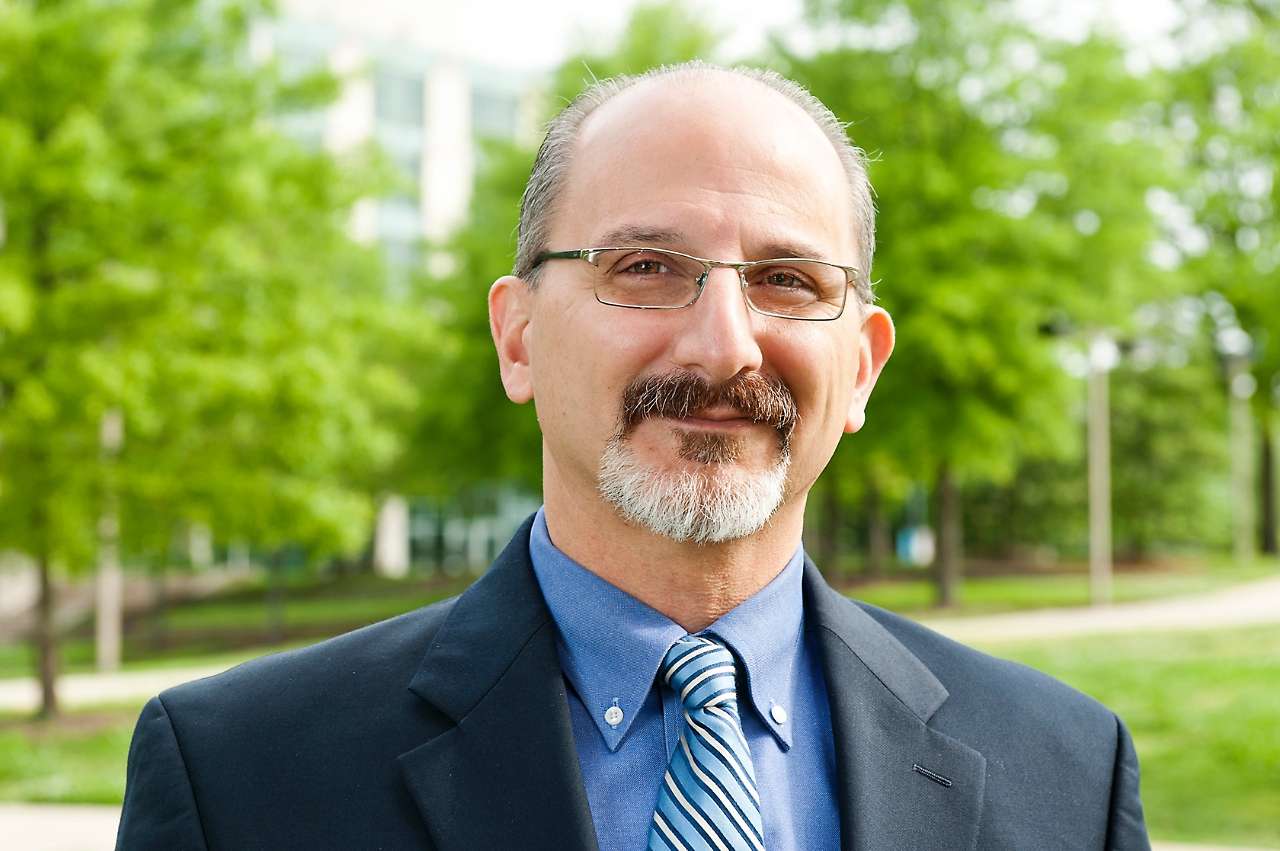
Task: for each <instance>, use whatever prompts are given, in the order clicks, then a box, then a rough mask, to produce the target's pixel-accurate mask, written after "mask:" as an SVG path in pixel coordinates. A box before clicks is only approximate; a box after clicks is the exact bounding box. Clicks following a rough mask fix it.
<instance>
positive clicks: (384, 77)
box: [373, 68, 423, 127]
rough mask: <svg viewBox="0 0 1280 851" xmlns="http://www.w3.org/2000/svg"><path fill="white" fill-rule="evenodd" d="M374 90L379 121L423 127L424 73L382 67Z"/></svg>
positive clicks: (375, 80)
mask: <svg viewBox="0 0 1280 851" xmlns="http://www.w3.org/2000/svg"><path fill="white" fill-rule="evenodd" d="M373 93H374V111H375V114H376V115H377V118H378V120H379V121H382V122H386V123H388V124H399V125H403V126H408V127H421V126H422V119H423V86H422V75H421V74H408V73H404V72H401V71H393V70H390V69H386V68H381V69H379V70H378V72H377V74H376V75H375V76H374V88H373Z"/></svg>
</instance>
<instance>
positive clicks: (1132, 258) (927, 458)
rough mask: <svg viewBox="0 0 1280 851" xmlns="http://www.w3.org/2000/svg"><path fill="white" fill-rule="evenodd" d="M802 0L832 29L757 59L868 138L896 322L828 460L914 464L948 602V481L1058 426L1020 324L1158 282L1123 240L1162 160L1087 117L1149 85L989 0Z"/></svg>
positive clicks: (1010, 457) (1036, 337)
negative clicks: (791, 49) (858, 409)
mask: <svg viewBox="0 0 1280 851" xmlns="http://www.w3.org/2000/svg"><path fill="white" fill-rule="evenodd" d="M809 8H810V12H811V16H812V17H813V19H814V20H815V21H817V22H818V23H819V24H821V25H825V26H832V25H838V26H840V27H842V31H843V32H845V33H846V35H847V37H846V38H845V39H844V44H843V45H842V46H840V47H838V48H834V49H831V50H825V51H821V52H818V53H816V54H814V55H810V56H803V57H802V56H798V55H794V54H790V53H788V52H786V51H785V50H781V55H780V57H779V59H778V60H777V61H778V62H779V64H780V65H781V66H782V70H783V71H784V73H787V74H789V75H791V76H794V77H795V78H797V79H799V80H801V81H802V82H805V83H806V84H808V85H809V86H810V88H811V89H812V90H813V91H814V93H815V94H817V95H818V96H819V97H820V98H822V99H823V100H824V101H825V102H826V103H827V104H828V105H830V106H831V107H832V109H833V110H834V111H835V112H836V113H837V114H838V115H840V116H841V117H843V118H844V119H846V120H849V121H851V122H852V123H851V127H850V134H851V136H852V138H853V139H854V140H855V142H856V143H857V144H859V145H860V146H862V147H863V148H865V149H867V150H869V151H871V152H872V153H873V155H874V162H873V164H872V170H871V177H872V182H873V184H874V185H875V186H876V190H877V194H878V199H879V208H880V210H879V217H878V233H879V247H878V250H877V255H876V266H875V277H877V278H879V279H881V280H882V281H883V283H882V285H881V288H880V296H881V299H882V301H883V304H884V305H885V306H886V307H887V308H888V309H889V311H890V312H891V313H892V314H893V316H894V319H895V322H896V324H897V328H898V348H897V351H896V353H895V354H894V357H893V359H892V360H891V361H890V363H889V366H888V368H887V369H886V371H885V374H884V376H883V377H882V378H881V381H880V384H879V386H878V387H877V390H876V393H875V395H874V396H873V399H872V402H871V411H870V418H869V426H868V429H867V430H866V432H865V433H864V434H863V435H860V436H859V437H858V438H856V439H855V440H853V441H849V442H847V444H846V446H844V447H843V448H842V450H841V452H842V453H844V454H847V455H849V456H851V457H850V458H849V459H847V460H846V459H841V460H839V461H838V462H837V467H836V470H837V471H838V472H840V473H842V474H852V473H853V472H854V471H855V470H861V471H862V472H861V475H863V476H867V475H870V474H871V472H872V471H875V470H886V469H887V470H896V471H898V473H899V475H905V476H907V477H910V478H914V479H917V480H923V481H927V482H930V483H931V484H932V487H933V489H934V492H935V498H936V514H937V516H936V519H935V525H936V526H937V527H938V528H939V559H938V580H939V600H940V602H942V603H943V604H949V603H952V602H954V601H955V600H956V598H957V595H958V586H959V581H960V576H961V553H962V550H961V529H962V523H963V521H962V516H961V499H962V497H961V494H962V487H963V486H964V485H965V483H970V484H972V483H978V482H990V481H995V482H1000V481H1008V480H1009V478H1010V477H1011V476H1012V475H1013V473H1014V471H1015V470H1016V468H1017V463H1018V461H1019V459H1020V458H1022V457H1023V456H1025V455H1027V454H1028V453H1049V454H1054V453H1061V452H1063V451H1066V450H1067V449H1068V447H1069V446H1070V444H1071V442H1072V431H1073V430H1072V428H1071V425H1072V424H1071V422H1070V419H1069V418H1068V417H1067V416H1066V415H1065V414H1066V412H1067V411H1068V410H1070V408H1071V405H1070V399H1071V394H1072V392H1073V388H1072V384H1071V382H1070V381H1069V380H1068V379H1067V377H1066V376H1065V375H1064V374H1063V372H1062V370H1061V369H1060V368H1059V367H1058V365H1057V363H1056V360H1055V357H1054V344H1053V343H1052V341H1049V340H1046V339H1044V338H1043V337H1042V335H1041V334H1040V333H1039V329H1040V327H1041V326H1042V325H1043V324H1044V323H1045V322H1046V321H1047V320H1049V319H1051V318H1052V317H1054V316H1056V315H1059V314H1062V313H1066V314H1068V315H1071V316H1072V317H1073V319H1074V321H1075V322H1076V323H1078V324H1080V325H1090V324H1093V323H1108V324H1110V323H1113V322H1123V321H1124V317H1125V316H1127V314H1128V312H1130V311H1131V310H1132V308H1133V307H1134V306H1135V304H1137V303H1138V302H1139V301H1140V299H1141V298H1142V296H1143V295H1144V294H1146V293H1150V292H1152V291H1154V290H1157V289H1159V288H1161V287H1167V286H1169V284H1168V282H1164V281H1159V280H1157V279H1158V278H1159V275H1158V273H1157V271H1156V270H1154V269H1153V268H1151V267H1150V266H1149V265H1148V264H1146V263H1145V261H1144V260H1143V258H1144V256H1145V244H1144V243H1145V240H1146V239H1147V238H1149V236H1148V235H1154V223H1153V220H1152V217H1151V215H1150V214H1149V212H1148V211H1147V209H1146V207H1145V204H1144V202H1143V198H1144V190H1145V189H1146V187H1147V186H1149V185H1152V184H1153V183H1157V182H1159V181H1160V180H1161V179H1163V177H1164V173H1163V168H1164V162H1163V161H1164V159H1165V154H1164V153H1163V152H1162V151H1161V150H1160V149H1159V148H1158V147H1155V146H1154V145H1153V140H1152V139H1151V138H1147V139H1142V140H1139V139H1137V138H1134V137H1129V138H1127V139H1125V138H1119V139H1118V138H1115V137H1112V136H1108V135H1107V130H1108V128H1109V126H1110V124H1111V123H1112V122H1115V121H1120V120H1125V119H1128V118H1129V116H1130V115H1131V113H1132V111H1133V107H1134V106H1135V105H1136V104H1139V103H1143V102H1145V101H1146V100H1148V99H1154V98H1155V97H1156V96H1157V94H1156V93H1155V92H1153V91H1152V90H1151V88H1150V86H1151V84H1152V81H1149V80H1140V79H1135V78H1132V77H1130V76H1129V75H1128V74H1127V72H1126V71H1125V69H1124V65H1123V61H1122V59H1123V57H1122V54H1121V52H1120V51H1119V49H1118V48H1116V47H1115V46H1113V45H1110V44H1107V43H1106V42H1103V41H1101V40H1097V39H1094V40H1091V41H1088V42H1086V43H1084V44H1083V45H1079V46H1072V45H1060V44H1056V43H1052V42H1049V41H1046V40H1045V39H1043V38H1041V37H1039V36H1037V35H1036V33H1035V32H1034V31H1032V30H1030V29H1029V28H1028V27H1026V26H1025V25H1023V24H1021V23H1019V22H1018V20H1017V18H1016V16H1015V15H1014V14H1013V9H1012V6H1011V4H1007V3H998V4H995V5H994V6H993V5H992V4H990V3H976V2H969V0H951V2H947V3H943V4H939V3H932V2H930V3H925V2H915V1H914V0H910V1H909V2H895V3H888V2H884V3H850V2H839V0H833V2H815V3H811V4H809ZM1154 141H1155V142H1158V141H1159V140H1158V139H1155V140H1154ZM1100 176H1101V179H1100ZM881 475H883V474H881Z"/></svg>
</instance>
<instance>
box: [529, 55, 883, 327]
mask: <svg viewBox="0 0 1280 851" xmlns="http://www.w3.org/2000/svg"><path fill="white" fill-rule="evenodd" d="M755 128H760V130H761V131H762V132H758V133H757V132H753V130H754V129H755ZM764 130H768V131H769V132H763V131H764ZM725 146H732V147H733V150H732V151H731V153H732V156H731V157H728V156H717V155H718V154H720V155H723V154H726V153H730V152H729V151H727V150H726V148H725ZM641 151H643V152H644V156H643V158H642V157H641V156H640V153H639V152H641ZM767 157H772V160H773V162H774V164H775V166H781V168H777V167H775V168H773V169H772V170H771V173H773V175H774V177H775V179H777V178H779V177H780V178H781V184H780V185H778V186H774V187H763V191H770V192H773V193H775V194H777V195H778V197H779V199H780V200H785V198H786V197H792V198H796V197H797V196H798V195H806V196H807V197H806V199H805V203H808V204H821V205H822V206H823V207H824V209H825V211H826V213H827V214H829V215H830V216H834V217H836V220H838V221H839V222H841V224H842V225H843V226H844V227H845V228H846V229H847V230H846V232H847V233H848V235H849V237H850V239H851V242H852V244H853V246H854V248H855V251H856V254H857V258H856V265H857V266H858V268H859V269H860V270H861V273H860V274H859V276H858V281H857V291H858V295H859V296H860V298H861V299H862V300H863V301H864V302H865V303H869V302H870V301H871V291H870V284H869V272H870V267H871V259H872V255H873V253H874V250H875V210H874V207H873V205H872V201H871V188H870V185H869V183H868V180H867V173H866V158H865V156H864V155H863V154H862V152H861V151H860V150H859V149H857V148H855V147H854V146H853V145H852V144H851V143H850V142H849V139H848V137H847V136H846V135H845V132H844V127H843V125H842V124H840V122H839V121H838V120H837V119H836V118H835V116H834V115H833V114H832V113H831V111H830V110H828V109H827V108H826V107H825V106H824V105H823V104H822V103H821V102H820V101H818V100H817V99H816V98H814V97H813V95H811V94H810V93H809V92H808V91H807V90H805V89H804V88H803V87H801V86H799V85H798V84H796V83H794V82H792V81H790V80H787V79H785V78H783V77H781V76H779V75H778V74H776V73H774V72H772V71H760V70H756V69H750V68H732V69H726V68H719V67H716V66H712V65H706V64H704V63H701V62H691V63H685V64H682V65H676V66H668V67H663V68H660V69H656V70H654V71H649V72H647V73H645V74H642V75H640V76H637V77H616V78H612V79H608V80H603V81H600V82H598V83H596V84H594V85H593V86H591V87H590V88H589V89H587V90H586V91H584V92H583V93H582V94H581V95H579V96H578V97H577V98H576V99H575V100H574V101H573V102H572V103H571V104H569V106H567V107H566V108H565V109H564V110H563V111H562V112H561V113H560V114H559V115H558V116H556V118H555V119H553V120H552V122H551V123H550V125H549V126H548V130H547V136H546V139H545V140H544V141H543V143H542V146H541V148H540V149H539V150H538V155H537V158H536V159H535V161H534V166H533V171H532V173H531V174H530V177H529V182H528V184H527V185H526V187H525V192H524V198H523V200H522V203H521V209H520V232H519V238H518V243H517V249H516V264H515V270H514V272H515V274H516V275H517V276H518V277H521V278H524V279H525V280H527V281H529V282H530V283H534V282H535V280H536V277H537V271H538V270H537V268H535V262H534V261H535V258H536V257H537V256H538V254H539V253H541V252H542V251H545V250H547V248H548V247H549V243H550V242H551V240H552V233H553V229H554V227H555V222H556V219H557V217H558V216H559V213H560V212H561V211H562V209H565V208H567V207H570V206H572V207H573V208H574V209H575V210H577V209H579V205H581V204H583V203H588V202H589V201H590V200H591V199H592V197H593V193H595V195H597V196H598V195H599V194H600V193H602V192H604V191H605V190H604V187H607V186H609V185H610V182H609V177H610V175H616V174H620V173H625V170H626V169H634V168H636V167H638V166H640V165H643V164H644V163H648V164H649V165H650V166H652V164H653V163H661V164H662V165H663V168H662V170H661V174H658V173H656V172H655V173H654V175H653V177H654V179H655V180H665V181H679V180H680V179H681V174H680V171H681V170H696V169H697V168H698V166H699V162H700V161H701V162H708V163H711V162H715V163H721V164H723V163H724V162H726V161H732V162H742V163H744V164H745V163H747V162H749V161H760V160H761V158H767ZM792 166H794V168H792ZM792 171H793V172H794V176H795V177H796V178H797V181H796V183H795V184H794V185H790V186H788V185H786V178H787V174H788V172H792ZM815 173H816V174H817V175H818V176H819V178H821V182H822V189H821V191H817V189H816V188H815V186H814V179H813V178H814V175H815ZM801 178H808V182H807V183H805V181H804V180H802V179H801ZM575 247H580V246H575ZM847 259H848V258H845V260H846V261H847Z"/></svg>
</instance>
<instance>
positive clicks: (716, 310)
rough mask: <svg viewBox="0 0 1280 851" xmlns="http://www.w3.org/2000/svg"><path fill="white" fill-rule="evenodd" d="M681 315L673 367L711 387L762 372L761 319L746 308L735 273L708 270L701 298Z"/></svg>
mask: <svg viewBox="0 0 1280 851" xmlns="http://www.w3.org/2000/svg"><path fill="white" fill-rule="evenodd" d="M680 313H682V314H684V315H683V316H682V317H681V318H682V320H683V324H682V325H681V327H680V329H679V331H678V332H677V334H676V338H675V340H674V341H673V343H672V352H671V357H672V360H673V361H675V364H676V366H678V367H681V368H683V369H687V370H689V371H691V372H696V373H699V374H701V375H702V376H703V377H705V378H706V379H707V380H708V381H710V382H712V383H713V384H715V383H719V382H722V381H727V380H728V379H730V378H732V377H733V376H735V375H737V374H738V373H740V372H753V371H756V370H759V369H760V367H761V364H762V361H763V354H762V352H761V350H760V344H759V342H758V340H757V339H756V334H757V330H758V329H757V328H756V322H757V321H758V320H759V319H760V318H761V317H760V316H758V315H757V314H755V313H753V312H752V311H751V309H750V308H749V307H747V300H746V299H745V298H743V294H742V286H741V282H740V280H739V278H738V273H737V272H736V271H735V270H733V269H724V268H717V269H712V270H711V274H710V275H709V276H708V278H707V282H706V284H705V285H704V286H703V288H702V295H700V296H699V297H698V300H697V301H696V302H694V303H693V304H692V305H690V306H689V307H686V308H685V309H684V310H682V311H680Z"/></svg>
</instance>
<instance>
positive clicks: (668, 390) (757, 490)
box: [598, 373, 799, 544]
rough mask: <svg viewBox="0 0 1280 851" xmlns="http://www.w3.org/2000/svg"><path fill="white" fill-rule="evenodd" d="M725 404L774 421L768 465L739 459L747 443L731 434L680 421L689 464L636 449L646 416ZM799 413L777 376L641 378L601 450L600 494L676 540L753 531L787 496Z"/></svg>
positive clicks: (703, 540) (716, 539)
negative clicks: (714, 380)
mask: <svg viewBox="0 0 1280 851" xmlns="http://www.w3.org/2000/svg"><path fill="white" fill-rule="evenodd" d="M726 404H727V405H731V406H732V407H733V408H734V409H735V410H737V411H738V412H739V413H740V414H741V415H742V416H744V417H746V418H747V419H750V420H751V421H753V422H758V423H764V424H768V425H771V426H772V427H773V428H774V429H775V431H776V433H777V436H778V456H777V459H776V460H775V461H774V462H773V463H772V464H771V465H770V466H769V467H768V468H766V469H765V470H763V471H754V470H748V469H745V468H743V467H742V466H740V465H738V464H737V461H738V459H739V458H740V457H741V454H742V450H743V446H742V440H741V438H740V437H738V436H736V435H732V434H717V433H707V432H702V431H684V430H681V429H678V428H677V429H675V431H676V433H677V436H678V437H679V440H680V446H679V450H678V452H679V455H680V457H681V458H682V459H683V460H685V461H687V462H690V463H691V464H692V465H693V466H692V468H691V469H690V468H688V467H686V468H684V469H679V470H664V469H660V468H658V467H655V466H653V465H651V464H648V463H646V462H644V461H643V460H641V459H640V458H639V457H638V456H637V455H636V453H635V451H634V448H633V446H632V444H631V441H630V435H631V433H632V431H633V430H634V429H635V427H636V426H637V425H638V424H639V423H640V422H641V421H642V420H644V419H646V418H649V417H669V418H672V419H680V418H682V417H687V416H690V415H691V414H695V413H696V412H697V411H699V410H703V409H706V408H710V407H713V406H717V405H726ZM798 419H799V415H798V413H797V409H796V404H795V400H794V397H793V396H792V394H791V391H790V390H789V389H788V388H787V386H786V385H785V384H783V383H782V382H781V381H780V380H779V379H776V378H770V377H766V376H763V375H759V374H748V375H742V376H737V377H735V378H733V379H730V380H729V381H727V382H725V383H723V384H720V385H717V386H713V385H711V384H710V383H708V382H707V381H705V380H703V379H701V378H699V377H698V376H696V375H693V374H691V373H673V374H669V375H660V376H651V377H648V378H642V379H637V380H636V381H633V382H632V383H631V384H630V385H629V386H628V387H627V389H626V391H624V393H623V404H622V415H621V417H620V420H619V426H618V430H617V432H616V433H615V434H614V436H613V437H612V438H610V440H609V443H608V444H607V445H606V446H605V451H604V454H603V455H602V456H601V458H600V469H599V473H598V488H599V490H600V494H601V495H602V496H603V497H604V499H605V500H606V501H608V502H609V503H610V504H612V505H613V506H614V508H615V509H617V511H618V513H619V514H620V515H621V516H622V517H623V519H625V520H626V521H627V522H629V523H631V524H633V525H636V526H639V527H641V528H643V529H647V530H648V531H650V532H653V533H654V534H656V535H661V536H663V537H666V538H670V539H671V540H673V541H676V542H678V543H695V544H717V543H722V542H724V541H731V540H737V539H740V538H745V537H748V536H750V535H753V534H755V533H756V532H758V531H760V530H761V529H762V528H764V526H765V525H766V524H767V523H768V522H769V520H770V519H771V518H772V517H773V514H774V512H776V511H777V510H778V507H779V506H780V505H781V504H782V501H783V499H784V498H785V496H786V487H787V472H788V470H789V468H790V465H791V434H792V432H793V431H794V429H795V426H796V423H797V421H798Z"/></svg>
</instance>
